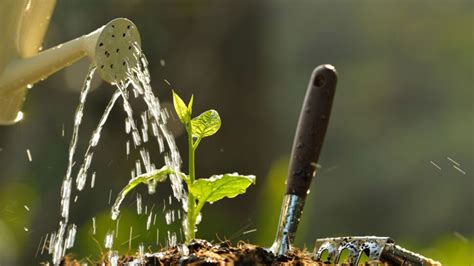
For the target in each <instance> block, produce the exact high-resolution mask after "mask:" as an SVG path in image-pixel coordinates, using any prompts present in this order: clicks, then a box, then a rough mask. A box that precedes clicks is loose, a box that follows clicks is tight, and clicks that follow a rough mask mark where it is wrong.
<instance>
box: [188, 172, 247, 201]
mask: <svg viewBox="0 0 474 266" xmlns="http://www.w3.org/2000/svg"><path fill="white" fill-rule="evenodd" d="M251 184H255V176H253V175H239V174H237V173H233V174H224V175H214V176H211V177H210V178H206V179H204V178H202V179H198V180H196V181H195V182H194V183H193V184H191V185H190V186H189V191H190V192H191V193H192V194H193V195H194V196H195V197H196V198H197V199H198V200H199V201H200V204H201V205H202V204H203V203H204V202H211V203H212V202H214V201H218V200H220V199H222V198H225V197H228V198H234V197H235V196H237V195H239V194H243V193H245V191H246V190H247V188H248V187H249V186H250V185H251ZM201 202H202V203H201Z"/></svg>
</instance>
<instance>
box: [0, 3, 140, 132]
mask: <svg viewBox="0 0 474 266" xmlns="http://www.w3.org/2000/svg"><path fill="white" fill-rule="evenodd" d="M39 2H41V3H39ZM55 2H56V1H55V0H45V1H34V0H18V1H3V2H0V23H1V22H2V20H5V21H4V22H5V23H3V25H4V27H5V32H6V33H7V34H6V36H5V37H6V38H5V39H4V41H1V42H2V43H0V125H9V124H14V123H16V122H18V121H20V120H21V118H22V116H23V115H22V113H21V111H20V110H21V107H22V105H23V102H24V99H25V96H26V93H27V90H28V88H31V86H32V85H33V84H34V83H36V82H39V81H41V80H44V79H46V78H47V77H48V76H49V75H51V74H53V73H55V72H57V71H59V70H61V69H62V68H64V67H67V66H69V65H71V64H73V63H74V62H76V61H78V60H79V59H81V58H82V57H84V56H88V57H89V58H91V60H92V62H93V63H94V64H95V65H96V66H97V69H98V70H97V73H98V74H99V75H100V77H101V78H102V79H103V80H105V81H107V82H108V83H112V84H114V83H118V82H120V81H123V80H125V78H126V76H127V71H128V67H129V66H134V65H136V62H137V61H138V60H139V55H138V53H139V49H137V48H139V47H140V34H139V33H138V30H137V28H136V26H135V25H134V24H133V23H132V22H131V21H129V20H128V19H125V18H118V19H114V20H112V21H110V22H109V23H108V24H106V25H104V26H102V27H101V28H99V29H97V30H95V31H93V32H91V33H89V34H87V35H83V36H81V37H79V38H77V39H74V40H71V41H68V42H65V43H63V44H60V45H57V46H55V47H53V48H49V49H47V50H44V51H42V52H39V53H38V49H39V47H40V46H41V42H42V40H43V37H44V33H45V32H46V29H47V26H48V22H49V18H50V16H51V13H52V11H53V9H54V5H55ZM5 5H6V6H5ZM5 10H9V11H10V13H6V11H5ZM2 13H5V14H2ZM2 15H3V16H2Z"/></svg>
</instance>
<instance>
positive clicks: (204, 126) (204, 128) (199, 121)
mask: <svg viewBox="0 0 474 266" xmlns="http://www.w3.org/2000/svg"><path fill="white" fill-rule="evenodd" d="M220 127H221V118H220V117H219V114H218V113H217V111H216V110H208V111H206V112H204V113H202V114H200V115H199V116H197V117H195V118H193V119H192V120H191V128H192V132H193V136H194V137H196V138H205V137H209V136H211V135H214V134H215V133H216V132H217V131H218V130H219V128H220Z"/></svg>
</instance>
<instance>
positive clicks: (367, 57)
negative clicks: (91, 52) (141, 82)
mask: <svg viewBox="0 0 474 266" xmlns="http://www.w3.org/2000/svg"><path fill="white" fill-rule="evenodd" d="M115 17H127V18H129V19H131V20H132V21H133V22H134V23H135V24H136V25H137V26H138V28H139V30H140V33H141V37H142V46H143V49H144V51H145V53H146V55H147V57H148V60H149V61H150V72H151V75H152V85H153V87H154V91H155V94H157V95H158V96H159V97H160V99H161V101H162V103H164V104H165V105H168V104H169V102H170V101H171V88H173V89H175V90H176V91H177V92H178V93H179V94H180V95H181V96H182V97H183V98H185V99H188V98H189V97H190V96H191V94H194V95H195V107H194V110H195V113H200V112H202V111H204V110H206V109H209V108H214V109H216V110H218V111H219V113H220V115H221V118H222V121H223V123H222V128H221V130H220V132H219V133H218V134H217V135H216V136H215V137H212V138H210V139H207V140H205V141H203V142H202V144H201V146H200V149H199V150H198V154H197V162H196V163H197V173H198V176H202V177H207V176H209V175H211V174H217V173H224V172H233V171H238V172H241V173H246V174H255V175H256V176H257V185H256V186H254V187H251V188H250V189H249V191H248V193H246V194H245V195H242V196H239V197H237V198H235V199H233V200H228V199H227V200H223V201H221V202H218V203H215V204H213V205H209V206H207V207H205V208H204V215H203V221H202V223H201V224H200V225H199V232H198V236H199V237H201V238H205V239H208V240H217V239H224V238H227V239H231V240H232V241H234V242H235V241H237V240H240V239H242V240H249V241H251V242H255V243H257V244H259V245H262V246H270V245H271V243H272V241H273V237H274V233H275V230H276V225H277V220H278V213H279V210H280V204H281V199H282V196H283V191H284V180H285V178H286V171H287V164H288V158H289V152H290V150H291V145H292V140H293V135H294V131H295V127H296V123H297V119H298V115H299V111H300V107H301V103H302V101H303V97H304V94H305V91H306V86H307V82H308V79H309V76H310V73H311V71H312V69H313V68H314V67H315V66H316V65H319V64H323V63H330V64H333V65H334V66H335V67H336V68H337V70H338V73H339V83H338V88H337V92H336V97H335V103H334V106H333V114H332V118H331V123H330V126H329V129H328V133H327V137H326V142H325V145H324V148H323V151H322V155H321V159H320V164H321V166H322V168H321V169H320V171H319V173H318V175H317V177H316V179H315V180H314V181H313V184H312V188H311V193H310V195H309V196H308V202H307V205H306V208H305V212H304V216H303V219H302V222H301V225H300V229H299V231H298V235H297V244H298V246H299V247H307V248H308V249H312V248H313V243H314V240H315V239H316V238H318V237H327V236H341V235H380V236H391V237H392V238H394V239H395V240H396V241H397V242H398V243H399V244H401V245H403V246H404V247H406V248H409V249H411V250H413V251H416V252H420V253H422V254H423V255H426V256H431V257H432V258H434V259H437V260H440V261H441V262H443V263H444V264H445V265H473V264H474V255H473V254H474V244H473V241H474V226H473V224H474V197H473V188H474V179H473V174H472V172H473V170H474V169H473V165H474V164H473V162H474V145H473V133H474V132H473V129H474V123H473V122H474V120H473V117H474V116H473V115H474V108H473V100H474V97H473V89H474V87H473V81H474V80H473V74H474V52H473V48H474V2H473V1H459V0H453V1H441V0H437V1H389V0H385V1H374V0H366V1H349V0H346V1H201V2H198V1H169V0H167V1H152V0H133V1H130V0H114V1H105V0H104V1H95V0H87V1H85V0H84V1H58V3H57V6H56V10H55V12H54V15H53V17H52V20H51V25H50V28H49V30H48V33H47V35H46V38H45V42H44V47H45V48H48V47H51V46H53V45H56V44H59V43H62V42H64V41H67V40H70V39H73V38H75V37H77V36H80V35H82V34H85V33H88V32H90V31H92V30H94V29H96V28H98V27H99V26H100V25H103V24H105V23H107V22H108V21H109V20H111V19H113V18H115ZM162 60H163V61H162ZM161 61H162V62H163V63H164V66H162V64H160V62H161ZM87 68H88V61H87V60H82V61H80V62H79V63H77V64H75V65H73V66H71V67H69V68H66V69H64V70H63V71H61V72H59V73H57V74H55V75H53V76H51V77H50V78H49V79H47V80H45V81H43V82H41V83H38V84H36V85H35V86H34V88H33V89H32V90H31V91H30V92H29V95H28V97H27V100H26V102H25V106H24V108H23V111H24V113H25V119H24V120H23V121H22V122H21V123H19V124H17V125H14V126H9V127H1V128H0V248H1V249H0V250H2V251H4V253H3V252H0V265H32V264H37V263H39V262H40V261H45V260H49V259H50V256H49V255H47V252H46V251H45V252H44V253H43V254H41V250H40V251H39V252H37V251H38V245H39V243H40V240H41V239H42V238H44V237H45V236H46V234H48V233H51V232H52V231H55V230H57V228H58V222H59V218H60V212H59V206H60V202H59V199H60V196H59V193H60V186H61V182H62V178H63V176H64V174H65V171H66V166H67V150H68V145H69V140H70V137H71V130H72V124H73V114H74V110H75V108H76V104H77V102H78V96H79V89H80V86H81V84H82V80H83V79H84V77H85V74H86V72H87ZM164 79H167V80H168V81H169V82H170V83H171V84H172V87H170V86H168V85H166V83H165V82H164ZM94 87H96V88H95V90H94V91H93V92H92V93H91V94H90V96H89V99H88V102H87V104H86V111H85V116H84V120H83V126H82V128H81V132H80V139H79V147H78V152H77V155H78V157H77V160H80V158H79V157H80V155H82V154H83V153H84V149H85V147H86V145H87V140H88V139H89V137H90V135H91V133H92V130H93V128H94V126H95V125H96V124H97V122H98V120H99V118H100V116H101V114H102V111H103V110H104V108H105V105H106V104H107V102H108V99H109V98H110V96H111V94H112V89H111V87H110V86H109V85H107V84H105V83H101V82H100V81H97V82H95V83H94ZM124 117H125V114H124V112H123V110H122V108H121V107H120V105H117V106H116V108H115V110H114V111H113V113H112V114H111V117H110V118H109V121H108V122H107V125H106V127H105V129H104V133H103V137H102V140H101V143H100V144H99V146H98V148H97V149H96V153H95V157H94V161H93V163H92V171H96V172H97V178H96V186H95V188H94V189H90V188H87V189H86V190H85V191H84V192H82V193H80V194H79V198H78V201H77V203H74V204H72V209H71V212H72V214H71V220H72V222H74V223H76V224H77V225H78V226H79V231H78V237H77V239H76V245H75V248H74V249H72V251H71V252H72V253H73V254H74V255H75V256H77V257H79V258H85V257H88V258H90V259H91V260H97V259H98V258H99V257H100V255H101V251H105V249H104V247H103V241H104V236H105V234H106V232H107V231H108V230H114V229H115V226H116V224H115V222H113V221H111V219H110V216H109V211H110V206H109V205H108V198H109V193H110V192H109V191H110V190H111V191H112V195H113V197H115V195H116V193H117V192H118V191H119V190H120V189H121V188H122V187H123V186H124V185H125V184H126V183H127V181H128V177H129V175H130V174H129V173H130V169H131V168H132V167H133V166H134V160H135V158H136V157H137V154H133V155H132V156H130V158H128V159H127V157H126V155H125V142H126V140H127V136H126V134H125V132H124ZM171 123H172V124H171V125H170V127H171V128H172V130H173V132H174V133H175V135H176V138H177V143H178V145H179V148H180V150H181V153H182V155H183V161H184V164H183V165H186V163H187V161H186V156H185V154H186V152H187V151H186V138H185V137H183V136H182V135H181V134H182V130H180V129H179V125H178V124H177V121H174V122H171ZM63 127H64V129H65V136H64V137H62V136H61V134H62V133H61V132H62V129H63ZM27 149H29V150H30V152H31V155H32V159H33V160H32V162H29V160H28V157H27V153H26V150H27ZM149 149H150V150H157V149H158V145H156V142H151V143H150V145H149ZM447 157H449V158H451V159H453V160H454V161H456V162H457V163H459V164H460V165H459V168H460V169H462V171H463V172H464V173H463V172H461V171H459V170H457V169H455V168H454V167H453V165H454V163H453V162H451V161H450V160H448V158H447ZM431 162H433V163H435V164H436V165H438V166H439V167H440V168H441V170H439V169H438V168H437V167H435V166H434V165H433V164H432V163H431ZM184 169H186V167H184ZM140 192H141V193H142V195H143V196H144V201H145V203H146V204H147V205H148V206H149V208H151V206H152V205H153V204H155V207H154V208H155V210H161V208H162V207H163V203H162V202H163V200H167V198H168V196H169V195H170V190H169V185H168V184H167V185H161V186H159V187H158V193H157V194H155V195H146V188H145V187H142V188H140ZM74 195H75V194H74ZM73 197H74V196H73ZM134 200H135V195H131V196H129V197H128V198H127V200H126V202H125V204H124V206H125V209H124V210H123V212H122V218H121V220H120V230H119V235H118V239H116V240H115V241H114V249H118V250H120V252H121V253H122V254H123V253H127V252H134V251H135V250H136V247H137V246H138V244H139V243H144V244H145V246H146V247H147V249H148V247H149V248H150V250H152V251H153V250H154V251H156V250H157V249H158V247H157V245H156V229H157V227H158V226H159V228H160V236H159V240H160V244H161V245H165V243H166V241H165V240H166V231H167V230H168V228H169V227H166V226H164V224H165V221H164V215H163V214H161V211H159V212H158V213H159V214H160V216H158V218H157V220H158V221H157V224H156V225H155V226H152V229H151V230H149V231H147V230H146V228H145V224H146V218H147V217H146V216H145V215H137V214H136V211H135V207H134V206H135V202H134ZM25 205H26V206H27V207H28V209H29V211H28V210H27V209H26V208H25V207H24V206H25ZM92 217H96V220H97V233H96V234H95V235H92ZM132 225H133V226H134V228H133V235H134V236H135V238H134V240H133V241H132V250H131V251H129V250H128V243H126V241H127V239H128V238H129V230H130V226H132ZM177 226H178V223H174V224H173V226H172V227H173V228H177ZM25 228H26V229H25ZM253 229H257V231H254V230H253ZM26 230H27V231H26ZM249 230H250V231H251V232H249V233H247V232H248V231H249ZM178 236H179V233H178ZM94 238H95V239H96V241H98V244H99V245H98V244H97V243H96V242H95V240H94ZM2 253H3V254H2Z"/></svg>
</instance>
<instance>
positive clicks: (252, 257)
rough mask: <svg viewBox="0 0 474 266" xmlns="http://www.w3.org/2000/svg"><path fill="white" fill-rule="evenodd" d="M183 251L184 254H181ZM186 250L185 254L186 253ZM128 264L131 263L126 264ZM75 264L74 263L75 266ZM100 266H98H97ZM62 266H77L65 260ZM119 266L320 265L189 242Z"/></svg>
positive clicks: (257, 250)
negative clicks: (183, 245)
mask: <svg viewBox="0 0 474 266" xmlns="http://www.w3.org/2000/svg"><path fill="white" fill-rule="evenodd" d="M183 249H184V250H183ZM186 249H187V250H186ZM130 262H131V263H130ZM76 263H78V262H76ZM129 263H130V264H129ZM99 264H100V265H101V264H102V263H99ZM62 265H79V263H78V264H75V261H71V260H67V259H66V260H65V261H63V263H62ZM119 265H321V264H318V263H317V262H315V261H313V260H312V259H311V255H310V254H309V252H306V251H301V250H298V249H293V250H292V251H291V252H289V253H288V254H286V255H284V256H275V255H273V253H271V252H269V251H267V250H266V248H262V247H259V246H255V245H252V244H248V243H245V242H239V243H237V244H236V245H235V246H233V245H232V244H231V243H230V242H228V241H226V242H222V243H219V244H216V245H213V244H211V243H209V242H207V241H205V240H193V241H191V243H190V244H189V245H187V246H185V247H179V248H178V247H171V248H167V249H163V250H161V251H160V252H157V253H153V254H146V255H145V256H144V257H143V258H141V259H140V258H137V257H122V258H120V259H119Z"/></svg>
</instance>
